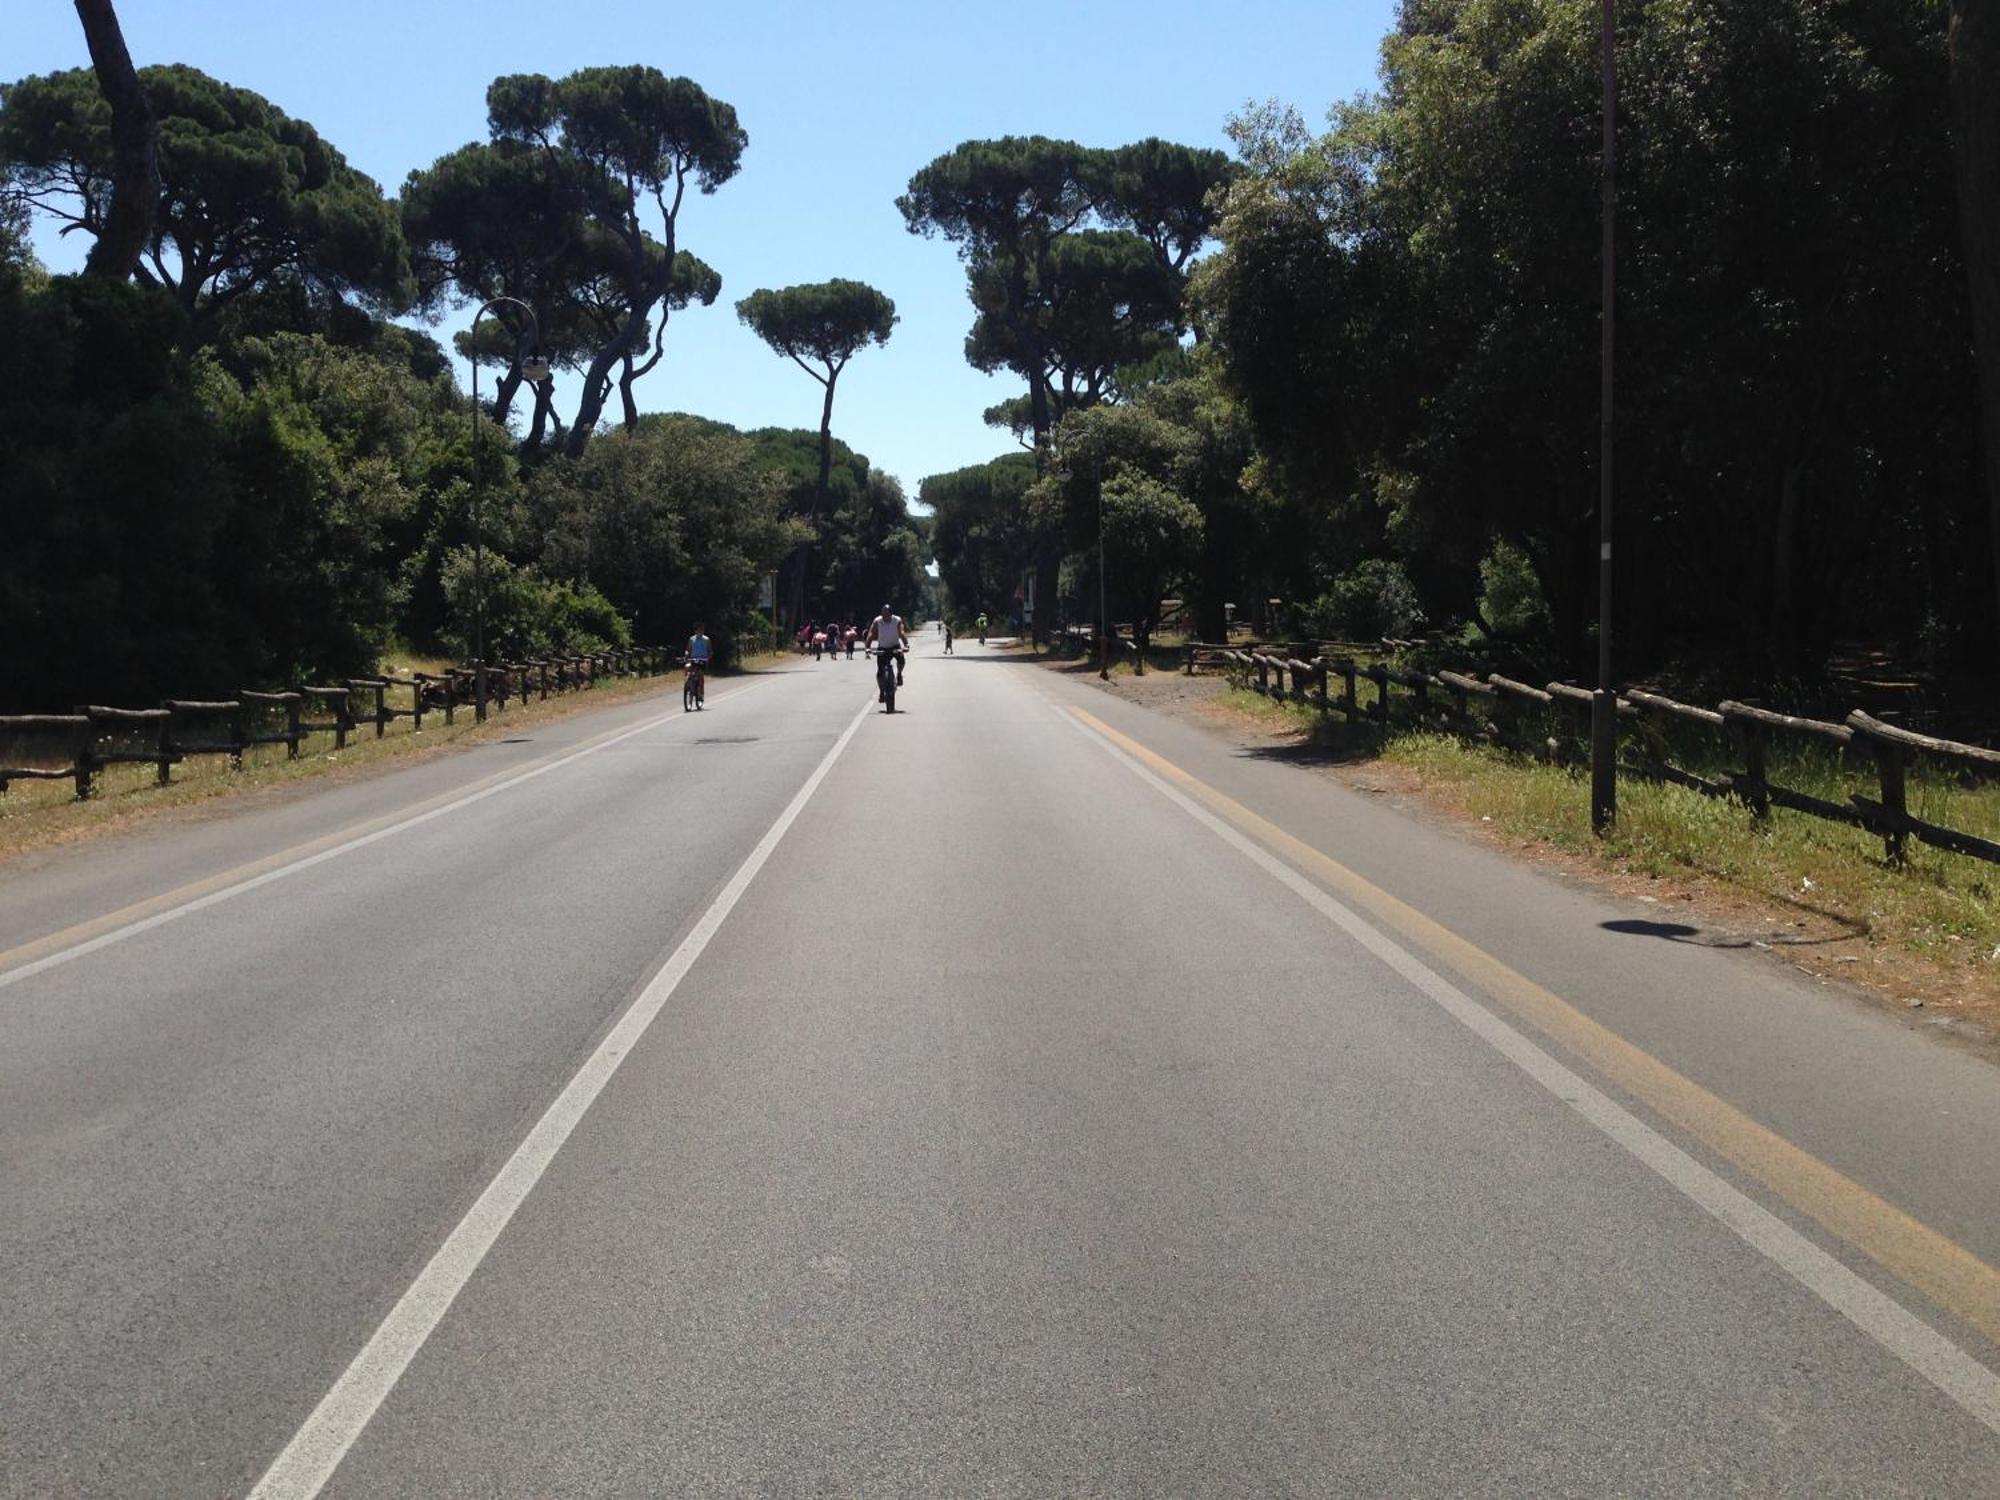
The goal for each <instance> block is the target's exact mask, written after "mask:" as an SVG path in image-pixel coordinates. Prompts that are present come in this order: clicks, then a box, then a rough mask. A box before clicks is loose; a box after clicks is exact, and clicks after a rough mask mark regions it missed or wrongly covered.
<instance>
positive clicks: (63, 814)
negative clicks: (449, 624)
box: [0, 657, 680, 859]
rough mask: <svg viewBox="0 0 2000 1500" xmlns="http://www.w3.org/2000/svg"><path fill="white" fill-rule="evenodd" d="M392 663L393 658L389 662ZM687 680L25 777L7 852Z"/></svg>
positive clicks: (196, 810)
mask: <svg viewBox="0 0 2000 1500" xmlns="http://www.w3.org/2000/svg"><path fill="white" fill-rule="evenodd" d="M395 667H396V668H401V669H404V670H409V669H412V668H414V669H415V670H417V671H431V670H437V667H436V666H435V665H426V662H425V659H424V658H420V657H409V658H399V659H398V660H397V662H396V663H395ZM384 670H393V668H391V667H390V666H389V664H387V663H385V664H384ZM679 687H680V675H679V674H678V673H677V672H669V673H666V674H665V675H663V676H659V677H637V678H612V679H610V680H608V681H606V682H603V683H600V684H599V685H598V686H597V687H594V688H591V689H589V690H588V691H586V692H581V693H566V694H563V695H562V696H560V697H552V698H550V699H548V700H547V701H546V702H544V701H540V700H536V701H534V702H530V703H527V704H522V703H520V702H518V701H516V702H512V703H511V704H510V706H509V707H507V708H506V709H505V710H504V711H503V710H499V709H497V708H496V709H495V710H494V712H492V713H491V714H490V715H489V716H488V718H487V721H486V723H484V724H478V723H475V722H474V720H473V715H472V710H471V709H470V708H461V709H460V710H459V711H458V713H457V715H456V719H457V722H456V723H454V724H451V725H449V726H448V725H446V724H445V722H444V715H443V713H442V712H438V713H435V714H430V713H427V714H425V715H424V727H423V728H422V729H421V730H413V729H412V728H411V727H410V722H409V720H407V719H399V720H396V721H394V722H393V723H391V724H390V725H389V726H388V727H387V732H386V733H385V734H384V735H383V736H382V737H381V738H379V739H378V738H376V737H375V733H374V730H373V728H372V726H363V727H362V728H360V729H359V730H356V731H355V732H354V733H353V734H351V735H350V736H349V738H348V742H347V748H346V749H345V750H342V751H335V750H334V748H333V736H332V735H331V734H317V735H309V736H307V738H306V739H305V741H304V743H303V744H302V745H301V747H300V752H299V758H298V759H297V760H290V759H288V758H287V756H286V751H285V747H284V746H283V745H256V746H252V747H251V748H250V749H249V750H248V751H247V752H245V754H244V757H243V769H242V770H240V771H237V770H234V769H232V768H231V766H230V763H229V757H228V756H226V755H203V756H196V757H191V758H189V759H188V760H185V761H183V762H181V763H180V764H179V765H177V766H175V767H174V768H173V776H174V779H173V783H172V784H171V785H170V786H164V787H163V786H160V785H158V783H157V779H156V772H155V770H154V768H153V767H152V766H149V765H117V766H108V767H106V768H105V769H104V770H103V771H102V772H100V773H99V775H98V777H97V781H96V787H95V790H94V792H93V795H92V796H91V798H90V800H89V801H87V802H78V801H76V800H75V796H74V792H73V788H72V786H71V784H70V783H69V782H67V781H17V782H14V783H13V784H12V785H11V786H9V787H8V789H7V792H6V794H5V795H4V796H0V859H5V858H10V857H12V856H15V855H19V854H23V853H27V852H29V851H31V850H36V849H45V848H49V847H52V846H54V845H58V844H65V843H70V842H73V841H75V840H78V839H84V838H90V837H94V836H97V835H100V834H104V833H110V832H114V831H119V830H122V829H125V828H129V827H132V826H135V825H137V824H140V823H144V822H150V821H152V820H155V819H174V818H190V817H200V816H204V815H209V814H212V813H214V812H218V811H221V810H223V809H224V808H225V807H233V806H235V805H238V804H239V803H240V802H241V801H242V800H245V799H249V800H256V799H259V798H269V797H279V796H284V795H288V794H289V793H290V791H291V790H292V789H295V788H298V787H301V786H303V785H306V784H310V783H313V782H319V781H324V780H326V779H328V778H334V779H340V780H347V779H352V778H354V777H357V776H365V775H370V774H375V773H379V772H381V771H386V770H391V769H393V768H395V767H396V766H399V765H402V764H405V763H407V762H408V761H410V760H411V759H413V758H415V757H417V756H421V755H429V754H436V753H439V752H441V751H443V750H445V749H447V748H451V747H456V746H461V745H473V744H480V743H483V742H485V741H489V740H495V739H506V738H508V737H509V736H511V735H515V734H518V733H520V732H521V731H522V730H523V729H525V728H528V727H531V726H534V725H538V724H546V723H548V722H550V721H551V720H554V719H560V718H565V717H567V716H569V715H571V714H575V713H581V712H583V711H585V710H587V709H593V708H604V707H607V706H609V705H612V704H616V703H624V702H629V701H631V700H633V699H638V698H645V697H649V696H653V695H659V696H662V697H665V696H667V695H669V694H672V693H675V692H677V691H678V689H679Z"/></svg>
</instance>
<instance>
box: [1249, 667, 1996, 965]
mask: <svg viewBox="0 0 2000 1500" xmlns="http://www.w3.org/2000/svg"><path fill="white" fill-rule="evenodd" d="M1371 696H1372V688H1371V687H1370V685H1368V684H1366V683H1364V684H1362V692H1361V701H1362V703H1363V705H1364V706H1365V705H1366V704H1367V703H1368V702H1369V701H1370V700H1371ZM1226 701H1227V702H1228V704H1229V705H1230V706H1231V707H1232V708H1234V709H1236V710H1237V711H1239V712H1242V713H1245V714H1247V715H1250V716H1251V717H1253V718H1257V719H1259V720H1262V721H1265V722H1267V723H1269V724H1270V725H1271V726H1272V727H1274V728H1283V729H1287V730H1291V731H1294V732H1297V733H1300V734H1303V735H1306V736H1309V737H1310V738H1311V740H1312V741H1313V742H1314V743H1316V744H1318V745H1320V746H1322V747H1323V748H1325V749H1326V750H1327V751H1328V752H1329V753H1331V754H1334V755H1336V756H1339V757H1342V758H1350V759H1354V760H1377V761H1379V762H1381V763H1384V764H1388V765H1393V766H1398V767H1402V768H1404V769H1406V770H1407V771H1409V772H1411V773H1412V774H1413V775H1414V776H1416V777H1417V778H1419V779H1420V780H1421V782H1422V783H1423V785H1424V787H1425V789H1426V790H1427V791H1429V792H1432V793H1435V794H1436V795H1438V796H1439V798H1440V799H1441V800H1442V801H1443V802H1445V803H1446V804H1447V805H1448V806H1449V807H1451V808H1452V809H1453V810H1456V811H1459V812H1462V813H1464V814H1465V815H1467V816H1469V817H1472V818H1475V819H1479V820H1481V821H1490V823H1491V824H1492V825H1493V831H1494V832H1496V833H1497V834H1500V835H1502V836H1504V837H1506V838H1508V839H1510V840H1513V841H1515V842H1520V841H1533V842H1535V843H1539V844H1544V845H1547V846H1549V847H1551V848H1554V849H1558V850H1562V851H1564V852H1566V853H1568V854H1571V855H1574V856H1577V857H1579V858H1581V859H1584V860H1586V861H1590V862H1594V863H1596V864H1598V865H1601V866H1604V867H1606V868H1607V869H1610V870H1615V871H1618V872H1620V873H1624V874H1629V875H1634V876H1639V877H1644V878H1649V879H1657V880H1672V879H1675V878H1685V879H1690V880H1700V881H1705V882H1710V883H1714V884H1719V885H1722V886H1725V887H1733V888H1735V889H1737V890H1739V891H1741V892H1743V893H1744V894H1746V895H1748V896H1752V897H1754V898H1756V899H1758V900H1760V901H1763V902H1780V903H1783V904H1784V905H1786V906H1788V907H1791V908H1795V909H1803V910H1805V911H1808V912H1811V913H1814V914H1816V915H1817V916H1819V917H1822V918H1825V919H1830V920H1831V921H1832V922H1834V923H1836V924H1839V925H1841V926H1843V927H1845V928H1847V929H1848V930H1850V931H1851V932H1852V933H1853V934H1854V935H1855V936H1856V937H1858V938H1862V939H1864V940H1865V941H1866V942H1868V943H1869V944H1871V945H1876V946H1884V945H1886V946H1888V947H1891V948H1893V949H1896V950H1900V951H1902V952H1905V953H1908V954H1910V955H1911V956H1913V957H1916V958H1919V959H1922V960H1925V961H1928V962H1931V963H1936V964H1942V965H1945V966H1947V967H1949V968H1951V969H1953V970H1956V971H1959V972H1960V973H1961V974H1963V975H1965V976H1966V977H1969V978H1978V979H1980V980H1981V981H1982V982H1983V983H1987V984H2000V899H1996V897H2000V866H1995V865H1990V864H1986V863H1983V862H1981V861H1978V860H1973V859H1969V858H1966V857H1963V856H1961V855H1956V854H1950V853H1946V852H1944V851H1941V850H1934V849H1929V848H1925V847H1922V846H1920V845H1916V844H1914V843H1913V844H1912V845H1911V848H1910V851H1909V856H1908V859H1907V862H1906V863H1905V864H1904V865H1903V867H1901V868H1900V869H1899V868H1896V867H1894V866H1892V865H1890V864H1889V863H1888V861H1887V859H1886V858H1885V856H1884V852H1883V847H1882V841H1881V840H1880V839H1879V838H1877V837H1875V836H1874V835H1872V834H1869V833H1866V832H1864V831H1862V830H1861V829H1858V828H1853V827H1849V826H1846V825H1844V824H1840V823H1833V822H1828V821H1825V820H1822V819H1819V818H1814V817H1810V816H1808V815H1806V814H1803V813H1795V812H1791V811H1788V810H1786V809H1783V808H1774V809H1773V810H1772V812H1771V815H1770V816H1769V818H1767V819H1765V820H1763V821H1761V822H1760V821H1759V820H1757V819H1755V818H1753V817H1752V816H1751V814H1750V812H1749V810H1748V809H1747V808H1745V807H1744V806H1742V805H1741V804H1740V803H1737V802H1735V801H1733V800H1729V799H1722V798H1712V797H1707V796H1704V795H1702V794H1701V793H1699V792H1696V791H1692V790H1690V789H1687V788H1684V787H1679V786H1673V785H1668V784H1663V783H1660V782H1657V781H1649V780H1644V779H1641V778H1640V777H1638V776H1636V775H1626V776H1621V777H1620V779H1619V785H1618V821H1617V825H1616V827H1615V829H1614V830H1613V831H1612V832H1611V833H1610V834H1608V835H1607V836H1606V837H1604V838H1598V837H1596V836H1595V835H1594V834H1593V833H1592V832H1591V828H1590V787H1589V778H1588V775H1587V773H1585V772H1584V771H1583V770H1582V769H1580V768H1568V767H1562V766H1552V765H1547V764H1544V763H1542V762H1540V761H1538V760H1535V759H1533V758H1530V757H1528V756H1525V755H1521V754H1518V753H1515V752H1513V751H1509V750H1504V749H1500V748H1496V747H1493V746H1489V745H1485V744H1482V743H1478V742H1468V741H1465V740H1461V739H1458V738H1456V737H1454V736H1450V735H1446V734H1441V733H1437V732H1434V731H1430V730H1419V729H1409V728H1396V727H1391V728H1387V729H1384V728H1382V727H1380V726H1376V725H1372V724H1348V723H1347V722H1346V721H1344V720H1343V719H1341V718H1339V717H1337V716H1334V715H1329V716H1328V717H1327V718H1326V719H1324V720H1322V719H1321V718H1320V716H1319V715H1318V713H1317V712H1316V711H1314V710H1312V709H1309V708H1305V707H1301V706H1298V705H1292V704H1279V703H1274V702H1272V701H1271V700H1269V699H1267V698H1265V697H1262V696H1260V695H1258V694H1256V693H1252V692H1248V691H1245V690H1241V689H1236V690H1232V691H1231V692H1230V693H1229V694H1228V697H1227V699H1226ZM1666 748H1668V749H1670V750H1671V752H1672V754H1673V757H1674V763H1675V764H1677V765H1681V766H1683V767H1684V768H1686V769H1688V770H1692V771H1695V772H1697V773H1706V774H1713V773H1715V772H1717V771H1721V770H1724V769H1727V768H1728V765H1729V759H1728V754H1727V749H1726V747H1723V746H1721V745H1719V744H1718V745H1716V746H1712V747H1709V748H1708V749H1707V750H1706V751H1704V749H1703V747H1702V746H1701V745H1700V744H1699V743H1697V742H1694V741H1689V740H1678V741H1676V743H1674V744H1673V745H1671V746H1669V747H1666ZM1769 775H1770V778H1771V779H1772V780H1773V781H1775V782H1779V783H1781V784H1783V785H1787V786H1791V787H1793V788H1795V789H1797V790H1799V791H1804V792H1809V793H1811V794H1813V795H1816V796H1820V797H1823V798H1826V799H1828V800H1830V801H1845V800H1846V797H1847V795H1848V793H1849V792H1850V791H1860V792H1862V793H1864V795H1865V794H1869V793H1870V792H1872V783H1871V781H1870V780H1869V779H1868V777H1867V776H1866V774H1865V773H1864V772H1861V771H1859V770H1857V769H1854V768H1849V767H1847V766H1844V765H1843V764H1842V763H1841V759H1840V757H1839V755H1838V754H1837V753H1831V752H1826V753H1823V752H1820V751H1817V750H1813V749H1790V748H1788V749H1783V750H1779V749H1775V748H1774V751H1773V753H1772V755H1771V762H1770V766H1769ZM1909 803H1910V810H1911V811H1912V812H1913V813H1915V814H1916V815H1918V816H1919V817H1922V818H1925V819H1927V820H1929V821H1931V822H1935V823H1939V824H1943V825H1944V826H1947V827H1951V828H1957V829H1961V830H1963V831H1965V832H1968V833H1975V834H1980V835H1982V836H1984V837H1987V838H1992V837H1995V836H1996V830H2000V787H1994V786H1991V785H1986V786H1969V785H1962V784H1959V783H1957V782H1955V781H1954V780H1952V779H1951V778H1949V777H1948V776H1940V775H1937V774H1936V773H1934V772H1925V773H1924V774H1922V775H1914V774H1913V775H1912V777H1911V780H1910V783H1909Z"/></svg>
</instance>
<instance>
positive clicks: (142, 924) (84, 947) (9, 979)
mask: <svg viewBox="0 0 2000 1500" xmlns="http://www.w3.org/2000/svg"><path fill="white" fill-rule="evenodd" d="M760 685H761V684H759V683H755V682H753V683H749V684H747V685H746V686H743V687H740V688H737V689H736V690H735V691H734V692H731V693H728V694H726V695H725V698H739V697H741V696H742V695H743V694H745V693H747V692H749V691H750V690H751V688H754V687H758V686H760ZM679 717H681V716H680V715H679V714H671V713H665V714H658V715H656V716H654V717H653V718H650V719H648V720H646V721H645V722H644V723H643V724H637V725H634V726H633V727H632V728H630V729H627V730H624V731H622V732H621V733H618V734H615V735H613V736H612V737H611V738H610V739H607V740H599V741H598V742H597V743H596V744H594V745H586V746H584V747H583V749H581V750H578V751H575V752H574V753H572V754H569V755H565V756H563V757H562V758H561V759H560V760H552V761H549V762H548V763H547V764H545V765H539V766H536V767H535V768H534V769H533V770H529V771H523V772H522V773H521V774H520V775H519V776H510V777H508V778H507V779H506V780H505V781H499V782H495V783H494V784H493V785H492V786H489V787H482V788H481V789H480V790H478V791H476V792H472V793H469V794H468V795H466V796H463V797H460V798H459V799H458V800H457V801H455V802H447V803H445V804H444V806H442V807H433V808H431V809H430V810H429V811H427V812H420V813H417V814H416V815H414V816H413V817H408V818H405V819H403V820H402V821H401V822H400V823H391V824H390V825H389V826H388V827H387V828H378V829H376V830H375V831H374V832H373V833H364V834H362V835H361V836H360V837H358V838H352V839H349V840H348V841H347V842H346V843H344V844H335V845H334V846H333V847H332V848H331V849H322V850H320V851H319V852H318V853H317V854H308V855H306V856H305V857H304V858H302V859H298V860H294V861H293V862H292V863H291V864H288V865H280V866H278V868H277V869H275V870H266V871H264V873H263V874H261V875H252V876H251V877H250V878H249V879H247V880H239V881H238V882H236V884H234V885H226V886H224V887H223V888H222V889H221V890H219V891H210V892H209V893H208V894H207V895H205V896H196V897H195V898H194V899H193V900H191V901H184V902H182V903H181V904H180V905H179V906H170V907H168V908H167V909H166V910H165V911H156V912H154V913H153V914H152V915H151V916H150V917H141V918H140V919H139V920H138V921H136V922H128V923H126V924H125V925H124V926H123V927H114V928H112V929H111V930H110V931H109V932H100V933H99V934H98V935H97V936H96V937H94V938H85V939H84V940H83V941H82V942H80V943H77V944H76V945H75V946H73V947H69V948H58V949H57V950H56V951H55V952H54V953H47V954H44V955H43V956H42V957H40V958H38V959H35V960H34V961H33V962H31V963H25V964H22V965H21V966H20V967H19V968H17V969H8V970H5V971H4V972H0V990H4V989H6V988H7V986H8V985H10V984H18V983H19V982H20V981H21V980H23V979H28V978H31V977H33V976H34V975H36V974H42V973H46V972H47V971H48V970H50V969H53V968H55V967H56V966H57V965H59V964H66V963H68V962H70V961H71V960H72V959H78V958H82V957H83V956H84V955H85V954H88V953H95V952H97V951H98V950H99V949H101V948H109V947H110V946H111V945H112V944H113V943H122V942H124V941H125V939H127V938H130V937H137V936H138V935H139V934H140V933H142V932H150V931H152V930H153V929H154V928H155V927H164V926H165V925H166V924H167V923H169V922H177V921H179V920H180V919H181V918H182V917H185V916H190V915H192V914H193V913H195V912H198V911H205V910H206V909H207V908H209V907H211V906H215V905H218V904H220V903H221V902H224V901H228V900H231V899H232V898H234V897H237V896H241V895H243V894H244V893H245V892H248V891H254V890H257V889H259V888H260V887H262V886H267V885H269V884H271V883H272V882H273V881H276V880H283V879H285V878H286V877H287V876H290V875H296V874H298V873H299V872H300V871H301V870H310V869H311V868H312V867H313V866H314V865H321V864H325V863H326V862H327V861H328V860H330V859H338V858H339V857H340V856H341V855H343V854H351V853H353V852H354V851H355V850H356V849H365V848H366V847H367V846H368V845H370V844H373V843H378V842H380V841H381V840H382V839H386V838H389V837H390V836H391V835H394V834H398V833H402V832H404V831H405V830H407V829H411V828H415V827H416V826H418V825H419V824H420V823H428V822H430V821H431V819H433V818H441V817H443V816H444V815H445V814H446V813H450V812H457V811H458V810H459V809H460V808H462V807H470V806H471V805H472V804H473V803H475V802H483V801H485V800H486V799H487V798H488V797H491V796H494V795H496V794H498V793H500V792H504V791H507V790H509V789H511V788H513V787H517V786H519V785H521V783H522V782H524V781H533V780H534V779H535V778H536V777H537V776H546V775H547V774H548V773H549V772H550V771H559V770H561V769H562V768H563V767H564V766H567V765H570V764H572V763H573V762H576V761H579V760H582V759H583V758H584V757H585V756H586V755H595V754H596V753H597V752H598V751H600V750H608V749H610V748H611V747H612V746H613V745H616V744H618V743H620V742H621V741H624V740H629V739H631V738H632V736H634V735H635V734H644V733H645V732H646V731H647V730H649V729H657V728H658V727H659V726H660V725H662V724H665V723H669V722H671V721H673V720H675V719H677V718H679Z"/></svg>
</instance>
